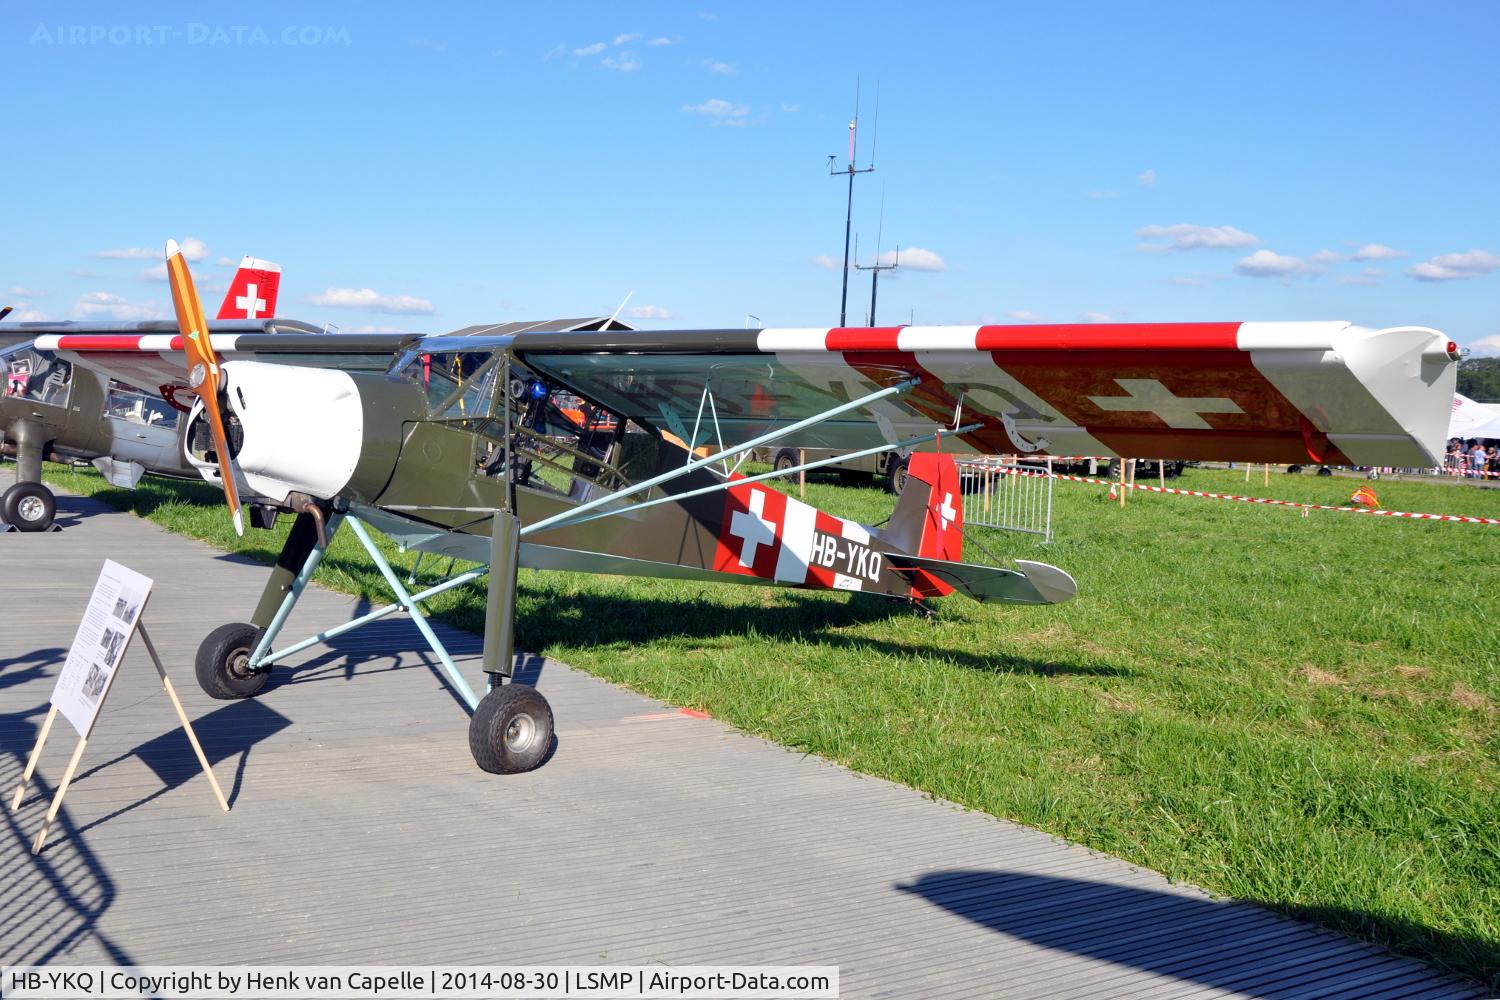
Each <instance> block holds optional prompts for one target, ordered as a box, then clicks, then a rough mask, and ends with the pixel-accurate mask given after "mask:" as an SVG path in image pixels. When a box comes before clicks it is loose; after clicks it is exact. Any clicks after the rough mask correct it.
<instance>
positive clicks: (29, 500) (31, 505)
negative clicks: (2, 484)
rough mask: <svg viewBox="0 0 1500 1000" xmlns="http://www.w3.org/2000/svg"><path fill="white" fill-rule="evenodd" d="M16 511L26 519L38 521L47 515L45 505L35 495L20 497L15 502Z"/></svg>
mask: <svg viewBox="0 0 1500 1000" xmlns="http://www.w3.org/2000/svg"><path fill="white" fill-rule="evenodd" d="M16 513H17V514H18V515H20V516H21V517H22V518H23V519H24V520H27V521H40V520H41V519H42V518H44V517H46V516H47V505H46V504H44V503H42V501H41V500H40V499H39V498H37V497H22V498H21V502H20V503H18V504H16Z"/></svg>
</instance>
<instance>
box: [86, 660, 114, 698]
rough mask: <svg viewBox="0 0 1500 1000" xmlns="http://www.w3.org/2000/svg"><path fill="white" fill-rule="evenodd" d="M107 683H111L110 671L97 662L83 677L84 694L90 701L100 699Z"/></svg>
mask: <svg viewBox="0 0 1500 1000" xmlns="http://www.w3.org/2000/svg"><path fill="white" fill-rule="evenodd" d="M107 683H109V671H107V670H105V669H104V668H103V667H101V666H99V664H97V663H94V664H91V665H90V666H89V675H88V676H87V677H85V678H84V679H83V696H84V697H85V698H87V699H88V700H89V701H98V700H99V695H101V694H103V693H104V685H105V684H107Z"/></svg>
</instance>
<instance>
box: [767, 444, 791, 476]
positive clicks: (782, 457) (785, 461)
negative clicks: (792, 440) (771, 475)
mask: <svg viewBox="0 0 1500 1000" xmlns="http://www.w3.org/2000/svg"><path fill="white" fill-rule="evenodd" d="M796 464H797V453H796V452H795V451H793V450H792V449H790V448H783V449H781V450H780V451H778V452H777V453H776V457H775V458H773V459H771V468H773V469H775V470H776V471H777V472H782V471H785V470H786V469H790V468H791V467H792V466H794V465H796Z"/></svg>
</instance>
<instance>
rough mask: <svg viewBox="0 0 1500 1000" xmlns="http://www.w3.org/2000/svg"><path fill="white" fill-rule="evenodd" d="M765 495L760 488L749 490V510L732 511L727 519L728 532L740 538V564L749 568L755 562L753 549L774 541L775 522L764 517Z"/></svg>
mask: <svg viewBox="0 0 1500 1000" xmlns="http://www.w3.org/2000/svg"><path fill="white" fill-rule="evenodd" d="M765 509H766V495H765V493H764V492H763V491H761V490H751V491H750V511H749V513H746V512H745V511H742V510H737V511H735V512H734V516H733V517H731V518H730V519H729V533H730V534H731V535H733V536H735V537H736V538H738V539H740V541H741V543H742V544H741V545H740V565H741V566H744V567H745V568H746V569H749V568H750V567H751V566H753V565H754V564H755V550H756V549H757V548H759V547H760V546H762V545H770V544H771V543H772V542H774V541H776V524H775V522H774V521H767V520H766V519H765V517H764V511H765Z"/></svg>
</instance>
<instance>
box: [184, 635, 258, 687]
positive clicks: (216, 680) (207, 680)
mask: <svg viewBox="0 0 1500 1000" xmlns="http://www.w3.org/2000/svg"><path fill="white" fill-rule="evenodd" d="M259 641H260V629H258V628H256V627H255V626H254V625H246V624H244V623H242V622H234V623H232V624H229V625H220V626H219V627H218V628H216V629H214V630H213V631H212V632H210V633H208V637H207V638H206V639H204V640H203V642H202V644H201V645H199V647H198V657H197V659H196V660H195V661H194V664H193V668H194V671H195V672H196V673H197V675H198V685H199V686H200V687H201V688H203V693H204V694H206V695H208V696H209V697H210V698H219V699H222V700H226V701H227V700H232V699H235V698H254V697H255V696H256V695H258V694H260V693H261V692H262V691H264V690H265V689H266V685H267V684H269V683H270V682H271V671H270V669H269V668H265V669H261V670H252V669H250V654H251V653H253V652H255V645H256V643H258V642H259Z"/></svg>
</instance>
